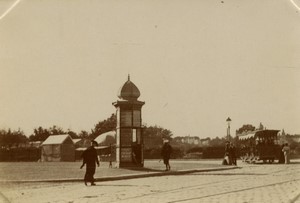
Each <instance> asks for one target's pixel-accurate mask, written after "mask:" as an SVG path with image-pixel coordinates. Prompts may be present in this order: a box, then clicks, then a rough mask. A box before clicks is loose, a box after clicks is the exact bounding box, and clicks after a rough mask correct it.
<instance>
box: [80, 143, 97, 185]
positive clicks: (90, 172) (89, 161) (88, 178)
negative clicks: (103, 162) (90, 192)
mask: <svg viewBox="0 0 300 203" xmlns="http://www.w3.org/2000/svg"><path fill="white" fill-rule="evenodd" d="M91 145H92V146H90V147H89V148H87V149H86V150H85V151H84V152H83V153H82V158H83V162H82V165H81V166H80V168H82V167H83V166H84V165H85V164H86V171H85V176H84V184H85V185H87V182H90V183H91V185H96V184H95V179H94V174H95V172H96V163H97V165H98V167H99V160H98V155H97V151H96V149H95V147H96V146H97V145H98V143H97V142H96V141H92V143H91Z"/></svg>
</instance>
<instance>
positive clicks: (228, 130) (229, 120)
mask: <svg viewBox="0 0 300 203" xmlns="http://www.w3.org/2000/svg"><path fill="white" fill-rule="evenodd" d="M226 122H227V124H228V127H227V141H229V138H230V122H231V119H230V118H229V117H228V118H227V119H226Z"/></svg>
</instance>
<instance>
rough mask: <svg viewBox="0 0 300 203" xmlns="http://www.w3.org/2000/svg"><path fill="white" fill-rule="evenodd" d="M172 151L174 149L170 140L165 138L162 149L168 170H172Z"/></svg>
mask: <svg viewBox="0 0 300 203" xmlns="http://www.w3.org/2000/svg"><path fill="white" fill-rule="evenodd" d="M172 151H173V148H172V147H171V145H170V144H169V140H164V145H163V147H162V150H161V155H162V157H163V160H164V164H165V165H166V171H169V170H171V166H170V163H169V159H170V156H171V153H172Z"/></svg>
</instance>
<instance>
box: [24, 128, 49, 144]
mask: <svg viewBox="0 0 300 203" xmlns="http://www.w3.org/2000/svg"><path fill="white" fill-rule="evenodd" d="M49 135H50V132H49V131H48V130H47V129H44V128H42V127H41V126H40V127H38V128H35V129H34V130H33V134H32V135H30V136H29V140H30V141H45V140H46V139H47V138H48V137H49Z"/></svg>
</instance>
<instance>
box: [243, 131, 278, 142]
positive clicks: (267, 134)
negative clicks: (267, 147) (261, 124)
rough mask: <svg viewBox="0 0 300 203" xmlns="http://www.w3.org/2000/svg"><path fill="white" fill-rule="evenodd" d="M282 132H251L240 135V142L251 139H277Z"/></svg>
mask: <svg viewBox="0 0 300 203" xmlns="http://www.w3.org/2000/svg"><path fill="white" fill-rule="evenodd" d="M279 131H280V130H256V131H250V132H246V133H243V134H240V135H238V137H239V139H240V140H245V139H249V138H255V139H257V138H261V139H263V138H271V139H274V138H277V134H278V132H279Z"/></svg>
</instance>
